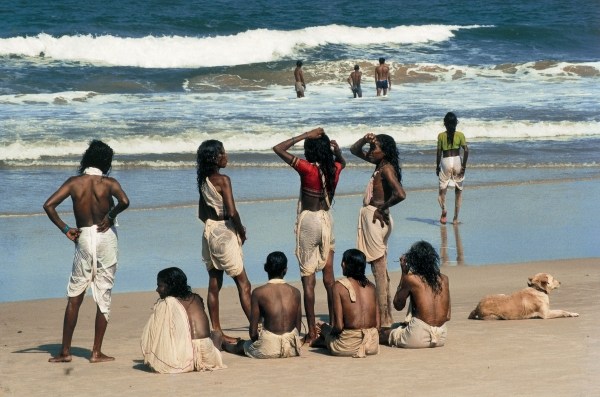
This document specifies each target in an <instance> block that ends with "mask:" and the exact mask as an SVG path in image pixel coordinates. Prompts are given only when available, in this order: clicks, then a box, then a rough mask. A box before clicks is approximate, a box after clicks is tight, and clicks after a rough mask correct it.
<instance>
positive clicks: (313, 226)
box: [273, 128, 346, 344]
mask: <svg viewBox="0 0 600 397" xmlns="http://www.w3.org/2000/svg"><path fill="white" fill-rule="evenodd" d="M300 141H304V157H305V159H301V158H298V157H296V156H295V155H293V154H291V153H289V152H288V150H289V149H290V148H291V147H292V146H294V144H296V143H297V142H300ZM273 151H274V152H275V153H276V154H277V155H278V156H279V157H280V158H281V159H282V160H283V161H285V162H286V163H287V164H289V165H290V166H292V167H293V168H294V169H295V170H296V172H298V174H299V175H300V198H299V200H298V210H297V218H296V230H295V233H296V252H295V253H296V258H298V262H299V264H300V275H301V278H302V287H303V290H304V310H305V312H306V319H307V322H308V335H307V337H306V338H307V340H306V341H307V342H308V343H309V344H310V343H312V342H313V341H314V340H315V339H316V338H317V337H318V332H317V326H316V319H315V283H316V275H315V273H316V272H317V271H319V270H321V271H323V284H324V286H325V289H326V291H327V305H328V309H329V319H330V320H329V321H330V322H332V321H333V306H332V305H333V303H332V302H333V301H332V293H333V284H334V283H335V277H334V274H333V254H334V251H335V237H334V233H333V218H332V216H331V213H330V211H329V210H330V208H331V205H332V203H333V197H334V195H335V188H336V186H337V183H338V180H339V176H340V173H341V172H342V169H344V167H345V166H346V161H345V160H344V157H343V156H342V152H341V150H340V147H339V146H338V144H337V142H336V141H334V140H330V139H329V137H328V136H327V134H325V131H324V130H323V128H315V129H313V130H310V131H307V132H305V133H303V134H300V135H298V136H294V137H292V138H290V139H286V140H285V141H283V142H281V143H279V144H277V145H275V146H274V147H273Z"/></svg>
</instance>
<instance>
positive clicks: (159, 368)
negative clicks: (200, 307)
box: [141, 296, 227, 374]
mask: <svg viewBox="0 0 600 397" xmlns="http://www.w3.org/2000/svg"><path fill="white" fill-rule="evenodd" d="M141 348H142V354H143V355H144V364H146V365H148V366H150V368H152V369H153V370H154V371H156V372H158V373H161V374H176V373H182V372H191V371H194V370H196V371H205V370H213V369H220V368H227V367H226V366H225V365H223V360H222V358H221V352H219V350H218V349H217V348H216V347H215V346H214V344H213V342H212V340H211V339H210V338H203V339H193V340H192V334H191V332H190V324H189V320H188V316H187V312H186V311H185V308H184V307H183V305H182V304H181V303H180V302H179V300H178V299H177V298H174V297H172V296H169V297H167V298H165V299H159V300H158V302H156V304H155V305H154V309H153V311H152V314H151V315H150V319H148V322H147V323H146V326H145V327H144V330H143V332H142V339H141Z"/></svg>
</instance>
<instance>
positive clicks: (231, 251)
mask: <svg viewBox="0 0 600 397" xmlns="http://www.w3.org/2000/svg"><path fill="white" fill-rule="evenodd" d="M202 260H203V261H204V262H205V263H206V269H207V270H211V269H217V270H223V271H225V273H227V274H228V275H229V276H231V277H237V276H239V275H240V274H241V273H242V271H243V270H244V254H243V251H242V241H241V240H240V238H239V236H238V234H237V233H236V231H235V227H234V225H233V221H232V220H225V221H214V220H211V219H208V220H207V221H206V224H205V225H204V234H203V235H202Z"/></svg>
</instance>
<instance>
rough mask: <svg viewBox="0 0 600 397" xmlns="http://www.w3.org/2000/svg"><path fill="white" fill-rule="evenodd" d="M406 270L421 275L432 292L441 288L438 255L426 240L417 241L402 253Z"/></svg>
mask: <svg viewBox="0 0 600 397" xmlns="http://www.w3.org/2000/svg"><path fill="white" fill-rule="evenodd" d="M404 256H405V257H406V264H407V265H408V270H409V271H411V272H413V273H414V274H416V275H417V276H419V277H421V279H422V280H423V281H424V282H425V283H427V285H429V286H430V287H431V289H432V290H433V292H434V293H436V294H439V293H440V292H441V290H442V284H441V281H440V256H439V255H438V254H437V252H435V248H433V246H432V245H431V244H429V243H428V242H427V241H423V240H421V241H417V242H416V243H414V244H413V245H412V246H411V247H410V249H409V250H408V252H407V253H406V254H404Z"/></svg>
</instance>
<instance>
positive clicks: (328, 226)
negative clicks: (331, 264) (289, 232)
mask: <svg viewBox="0 0 600 397" xmlns="http://www.w3.org/2000/svg"><path fill="white" fill-rule="evenodd" d="M333 250H335V237H334V235H333V218H332V217H331V214H330V213H329V211H324V210H320V211H302V212H300V213H299V214H298V218H297V221H296V258H298V263H299V264H300V275H301V276H302V277H304V276H310V275H311V274H313V273H315V272H318V271H320V270H323V268H324V267H325V264H326V263H327V258H328V256H329V252H330V251H333Z"/></svg>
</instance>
